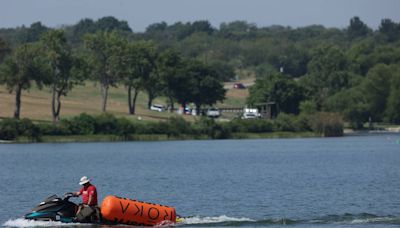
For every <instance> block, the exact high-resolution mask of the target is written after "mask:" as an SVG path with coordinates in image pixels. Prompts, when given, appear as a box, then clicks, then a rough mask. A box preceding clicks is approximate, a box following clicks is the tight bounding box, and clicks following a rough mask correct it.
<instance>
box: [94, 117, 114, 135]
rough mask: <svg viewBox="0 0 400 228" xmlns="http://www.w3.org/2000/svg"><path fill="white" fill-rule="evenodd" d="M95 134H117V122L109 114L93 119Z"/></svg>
mask: <svg viewBox="0 0 400 228" xmlns="http://www.w3.org/2000/svg"><path fill="white" fill-rule="evenodd" d="M94 119H95V131H94V132H95V134H117V128H118V120H117V118H116V117H115V116H114V115H112V114H109V113H103V114H101V115H98V116H96V117H95V118H94Z"/></svg>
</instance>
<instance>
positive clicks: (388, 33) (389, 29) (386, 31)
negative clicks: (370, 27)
mask: <svg viewBox="0 0 400 228" xmlns="http://www.w3.org/2000/svg"><path fill="white" fill-rule="evenodd" d="M379 33H380V34H381V35H382V37H383V39H384V40H385V41H387V42H394V41H397V40H398V39H399V38H400V24H398V23H395V22H393V21H392V20H391V19H387V18H386V19H382V21H381V24H380V26H379Z"/></svg>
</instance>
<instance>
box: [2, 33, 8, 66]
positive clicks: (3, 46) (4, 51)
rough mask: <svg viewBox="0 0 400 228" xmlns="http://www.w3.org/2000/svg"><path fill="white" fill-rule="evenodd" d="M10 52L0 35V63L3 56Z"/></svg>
mask: <svg viewBox="0 0 400 228" xmlns="http://www.w3.org/2000/svg"><path fill="white" fill-rule="evenodd" d="M9 52H10V48H9V47H8V44H7V43H6V42H5V41H4V40H3V39H1V37H0V64H1V63H2V62H3V60H4V57H5V56H6V54H7V53H9Z"/></svg>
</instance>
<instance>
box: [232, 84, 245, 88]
mask: <svg viewBox="0 0 400 228" xmlns="http://www.w3.org/2000/svg"><path fill="white" fill-rule="evenodd" d="M233 88H234V89H246V86H244V85H243V83H235V84H233Z"/></svg>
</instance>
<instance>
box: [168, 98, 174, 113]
mask: <svg viewBox="0 0 400 228" xmlns="http://www.w3.org/2000/svg"><path fill="white" fill-rule="evenodd" d="M174 109H175V107H174V99H173V98H172V97H169V112H170V113H173V112H174Z"/></svg>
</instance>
